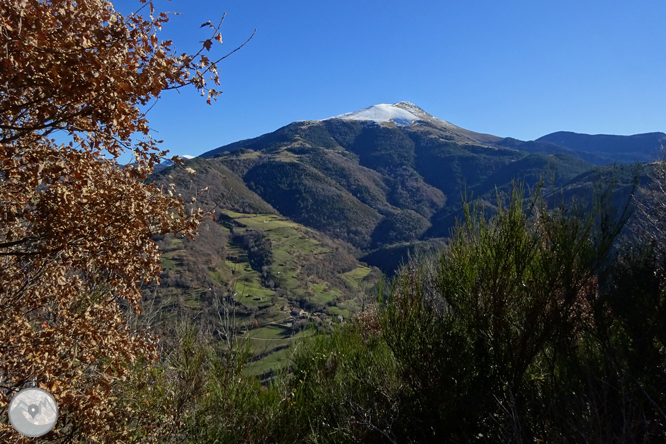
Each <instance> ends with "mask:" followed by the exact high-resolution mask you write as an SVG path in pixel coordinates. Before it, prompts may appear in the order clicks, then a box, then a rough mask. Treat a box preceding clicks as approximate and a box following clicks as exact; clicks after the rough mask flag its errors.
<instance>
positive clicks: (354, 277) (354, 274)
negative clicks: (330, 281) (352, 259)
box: [343, 265, 372, 287]
mask: <svg viewBox="0 0 666 444" xmlns="http://www.w3.org/2000/svg"><path fill="white" fill-rule="evenodd" d="M371 271H372V270H371V269H370V268H368V267H365V266H363V265H360V266H359V267H357V268H356V269H354V270H352V271H348V272H347V273H344V274H343V276H344V277H345V278H347V280H348V281H349V282H350V283H351V284H352V285H353V286H354V287H358V286H359V284H360V283H361V281H362V280H363V278H365V277H366V276H367V275H369V274H370V272H371Z"/></svg>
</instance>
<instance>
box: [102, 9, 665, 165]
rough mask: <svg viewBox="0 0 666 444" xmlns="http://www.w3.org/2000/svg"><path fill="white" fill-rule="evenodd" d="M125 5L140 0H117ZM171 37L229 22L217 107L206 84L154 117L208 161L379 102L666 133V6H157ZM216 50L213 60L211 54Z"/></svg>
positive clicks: (171, 144) (562, 127) (181, 149)
mask: <svg viewBox="0 0 666 444" xmlns="http://www.w3.org/2000/svg"><path fill="white" fill-rule="evenodd" d="M113 4H114V6H115V7H116V9H117V10H118V11H119V12H121V13H129V12H131V11H134V10H136V9H137V8H138V7H139V6H140V5H141V4H140V3H139V1H138V0H132V1H130V0H114V1H113ZM155 6H156V9H157V10H159V11H177V12H181V13H183V15H180V16H173V17H172V19H171V21H170V22H169V23H168V24H167V25H166V27H165V28H164V30H163V33H162V36H161V37H162V39H172V40H174V43H175V47H176V50H177V51H178V52H179V53H180V52H182V51H195V50H196V49H197V47H198V45H199V43H198V42H199V41H201V40H204V39H205V38H207V37H208V31H206V29H207V28H204V29H200V28H199V25H201V24H202V23H204V22H206V21H208V20H211V21H212V22H217V21H219V18H221V16H222V14H223V13H224V12H226V13H227V16H226V19H225V21H224V24H223V27H222V35H223V39H224V44H223V45H217V46H216V47H214V48H213V50H211V53H212V55H213V56H215V55H220V56H221V55H223V54H225V53H226V52H228V51H230V50H232V49H234V48H235V47H236V46H238V45H239V44H241V43H242V42H243V41H245V40H246V39H247V38H248V37H249V36H250V35H251V34H252V32H253V30H254V29H255V28H257V33H256V36H255V37H254V38H253V39H252V41H251V42H250V43H249V44H248V45H247V46H246V47H244V48H243V49H241V50H240V51H238V52H237V53H235V54H234V55H232V56H231V57H230V58H228V59H226V60H225V61H224V62H222V64H221V80H222V86H221V88H220V89H221V90H222V91H224V94H222V95H221V96H220V97H219V98H218V100H217V102H213V105H212V106H209V105H206V103H205V100H203V99H202V98H201V97H199V96H198V95H197V94H196V92H195V91H194V90H193V89H190V90H185V91H182V92H181V94H178V93H177V92H173V91H171V92H168V93H165V94H164V97H163V99H162V100H161V101H160V103H158V104H157V106H156V107H155V108H153V109H152V110H151V111H150V113H149V115H148V117H149V119H150V121H151V126H152V127H153V128H154V129H155V130H156V131H158V134H157V138H159V139H163V140H164V143H163V144H162V146H163V147H164V148H165V149H169V150H170V153H171V154H178V155H184V154H189V155H198V154H201V153H203V152H205V151H208V150H211V149H214V148H216V147H218V146H221V145H225V144H227V143H231V142H234V141H237V140H241V139H246V138H251V137H256V136H259V135H261V134H264V133H267V132H270V131H274V130H276V129H277V128H279V127H281V126H284V125H286V124H288V123H290V122H293V121H296V120H309V119H312V120H315V119H323V118H326V117H331V116H334V115H338V114H342V113H345V112H350V111H354V110H357V109H361V108H365V107H368V106H371V105H375V104H378V103H395V102H399V101H402V100H406V101H410V102H413V103H415V104H417V105H419V106H420V107H421V108H423V109H424V110H425V111H427V112H429V113H430V114H432V115H434V116H435V117H439V118H441V119H444V120H448V121H450V122H452V123H454V124H456V125H458V126H461V127H464V128H467V129H470V130H473V131H478V132H485V133H490V134H495V135H498V136H504V137H507V136H511V137H515V138H518V139H522V140H532V139H535V138H538V137H540V136H542V135H545V134H548V133H551V132H554V131H575V132H581V133H588V134H636V133H644V132H652V131H664V132H666V85H665V83H666V26H665V25H664V23H666V2H664V1H663V0H658V1H656V0H640V1H635V2H630V1H615V0H605V1H597V0H576V1H569V0H557V1H540V0H530V1H517V0H501V1H500V0H456V1H448V0H440V1H419V0H412V1H408V2H406V1H393V0H384V1H374V0H354V1H351V0H336V1H321V0H310V1H307V0H282V1H270V0H265V1H257V0H226V1H219V0H218V1H208V0H195V1H193V0H190V1H186V0H173V1H171V2H168V1H162V0H158V1H156V2H155ZM211 58H212V57H211Z"/></svg>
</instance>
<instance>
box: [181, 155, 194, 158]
mask: <svg viewBox="0 0 666 444" xmlns="http://www.w3.org/2000/svg"><path fill="white" fill-rule="evenodd" d="M180 157H184V158H185V159H194V156H190V155H189V154H183V155H182V156H180Z"/></svg>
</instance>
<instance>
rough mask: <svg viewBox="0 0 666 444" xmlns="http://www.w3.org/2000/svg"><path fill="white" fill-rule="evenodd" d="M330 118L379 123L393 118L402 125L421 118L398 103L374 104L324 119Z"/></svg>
mask: <svg viewBox="0 0 666 444" xmlns="http://www.w3.org/2000/svg"><path fill="white" fill-rule="evenodd" d="M400 103H403V102H400ZM329 119H346V120H371V121H373V122H377V123H379V122H388V121H391V120H392V121H394V122H395V123H398V124H401V125H409V124H411V123H412V122H413V121H415V120H420V118H419V117H418V116H417V115H416V114H414V113H412V112H410V111H409V110H407V109H403V108H401V107H398V106H396V105H389V104H387V103H381V104H379V105H373V106H371V107H368V108H364V109H361V110H358V111H354V112H351V113H345V114H340V115H339V116H334V117H329V118H328V119H323V120H329Z"/></svg>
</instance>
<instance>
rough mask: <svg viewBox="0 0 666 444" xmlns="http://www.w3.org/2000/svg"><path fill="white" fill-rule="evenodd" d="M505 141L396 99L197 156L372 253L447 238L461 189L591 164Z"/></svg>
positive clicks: (563, 175) (279, 206) (503, 184)
mask: <svg viewBox="0 0 666 444" xmlns="http://www.w3.org/2000/svg"><path fill="white" fill-rule="evenodd" d="M502 141H506V139H501V138H499V137H496V136H492V135H488V134H483V133H476V132H473V131H469V130H466V129H464V128H460V127H458V126H456V125H453V124H451V123H450V122H447V121H444V120H440V119H437V118H435V117H433V116H431V115H430V114H428V113H426V112H425V111H423V110H422V109H420V108H418V107H417V106H416V105H413V104H410V103H408V102H399V103H397V104H394V105H376V106H373V107H370V108H366V109H364V110H360V111H357V112H353V113H347V114H343V115H341V116H335V117H332V118H328V119H323V120H320V121H301V122H294V123H291V124H289V125H287V126H285V127H283V128H280V129H278V130H277V131H274V132H273V133H270V134H265V135H263V136H260V137H257V138H254V139H249V140H244V141H240V142H236V143H233V144H230V145H226V146H223V147H220V148H217V149H215V150H212V151H209V152H207V153H204V154H202V155H201V158H204V159H207V160H208V162H209V163H210V164H211V165H218V164H221V165H224V166H225V167H227V168H228V169H229V170H231V171H233V172H234V173H236V174H237V175H238V177H239V178H242V180H243V182H244V183H245V185H246V186H247V188H248V189H249V190H251V191H252V192H254V193H256V194H257V195H258V196H260V197H261V198H262V199H263V200H264V201H266V202H267V203H268V204H269V205H271V206H272V207H273V208H275V209H276V210H277V211H278V212H279V213H280V214H282V215H284V216H286V217H289V218H290V219H292V220H294V221H295V222H298V223H302V224H304V225H306V226H308V227H311V228H313V229H316V230H318V231H321V232H323V233H325V234H327V235H329V236H331V237H334V238H338V239H341V240H344V241H345V242H349V243H351V244H352V245H354V246H355V247H356V248H358V249H360V250H361V251H363V252H364V253H369V252H371V251H377V250H381V249H382V248H386V247H390V246H391V245H394V244H395V245H400V244H401V243H404V242H413V241H417V240H425V239H427V238H432V237H444V236H446V235H447V234H448V228H445V229H442V219H444V218H446V217H448V216H449V215H451V214H454V213H456V212H457V211H459V210H460V196H461V193H463V192H467V193H471V192H473V193H474V195H475V196H482V197H486V198H487V197H491V196H490V195H491V194H492V195H494V192H495V187H496V186H497V187H499V189H501V190H504V189H507V187H509V186H510V184H511V180H512V179H513V178H517V177H522V178H524V179H525V180H526V181H527V182H528V184H530V185H532V184H533V183H535V182H536V181H537V180H538V178H539V175H540V174H542V173H543V172H545V171H547V170H548V168H549V165H554V168H555V170H556V176H557V178H556V184H557V185H562V184H564V183H565V182H566V181H567V180H569V179H571V178H573V177H575V176H576V175H578V174H580V173H582V172H583V171H586V170H589V169H591V168H593V167H594V166H593V165H592V164H589V163H587V162H585V161H582V160H580V159H578V158H576V157H575V156H573V155H569V154H568V153H567V149H566V148H562V149H561V150H560V151H563V153H559V152H558V153H557V154H556V155H555V156H550V157H549V156H547V155H545V154H529V153H527V152H525V151H520V150H518V149H516V148H515V147H514V146H501V144H502ZM505 145H511V144H507V143H505ZM555 151H557V150H555ZM371 257H372V256H371Z"/></svg>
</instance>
